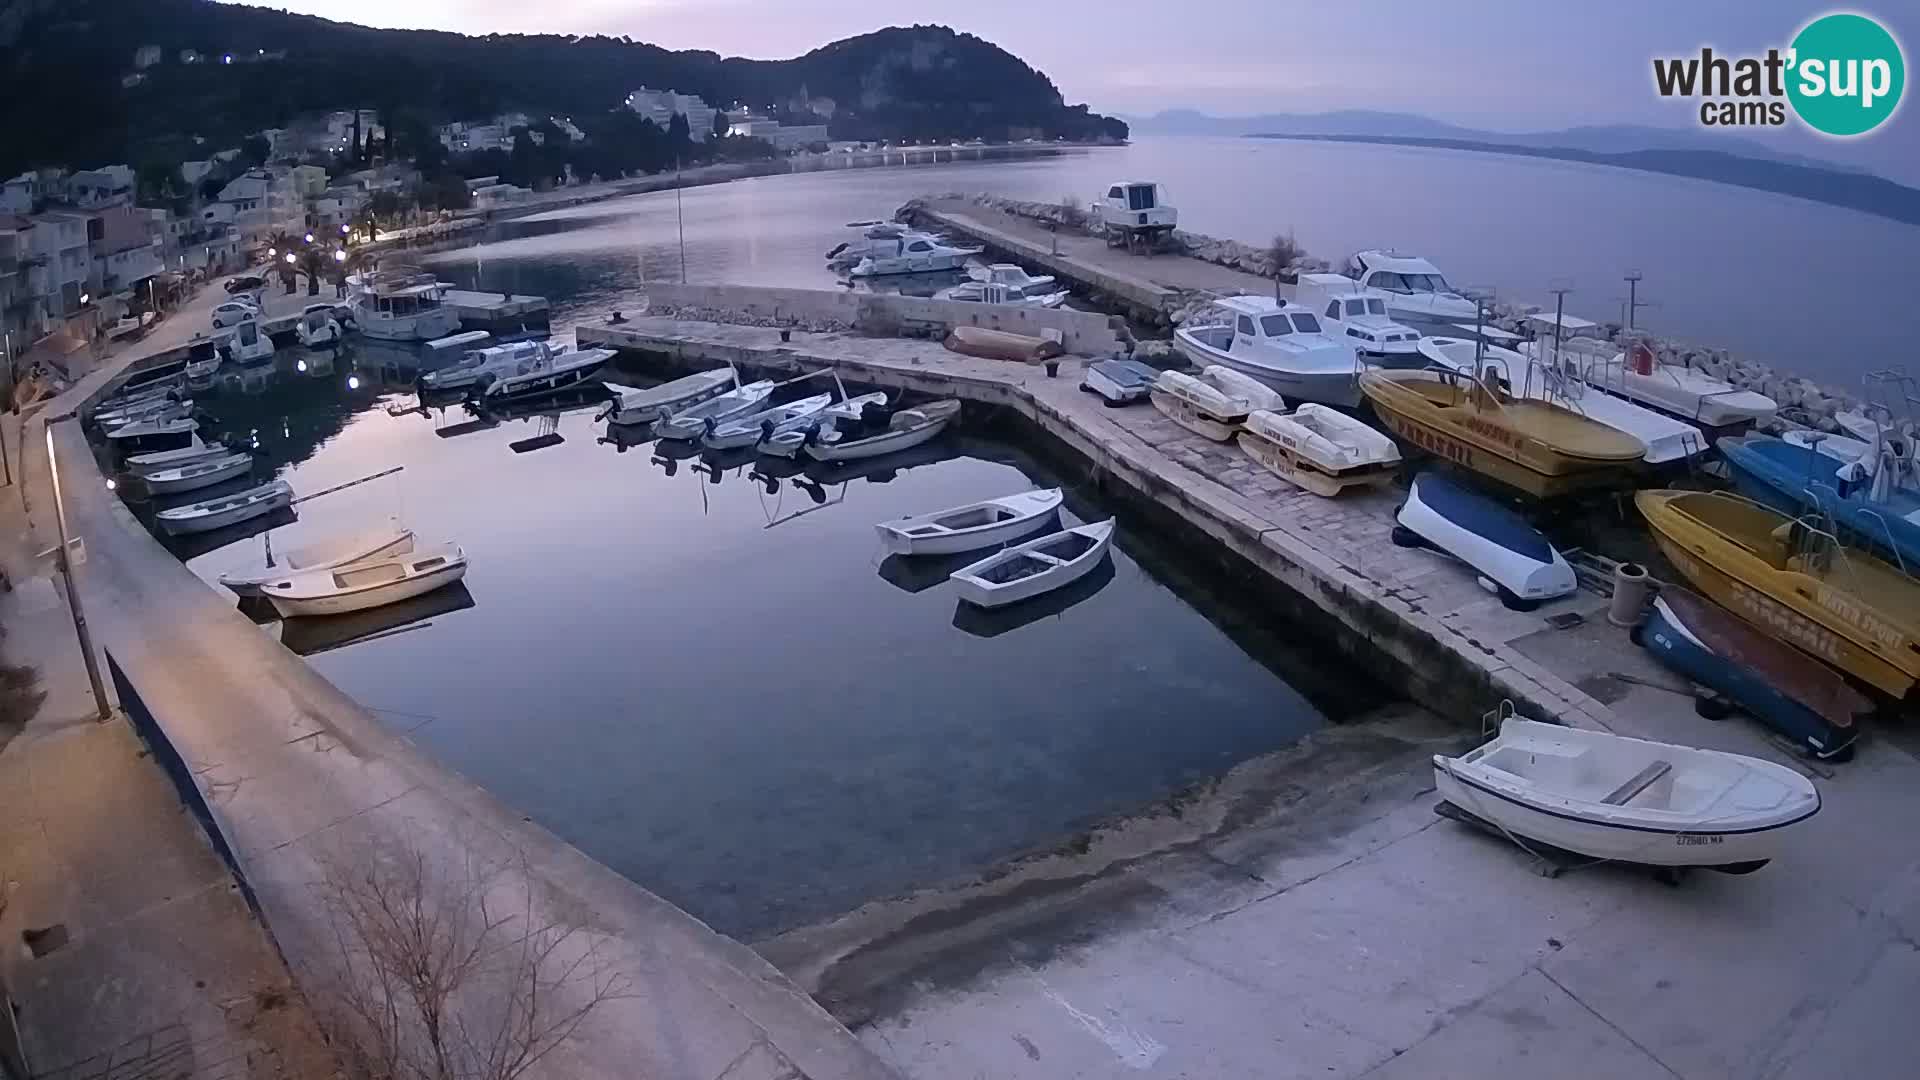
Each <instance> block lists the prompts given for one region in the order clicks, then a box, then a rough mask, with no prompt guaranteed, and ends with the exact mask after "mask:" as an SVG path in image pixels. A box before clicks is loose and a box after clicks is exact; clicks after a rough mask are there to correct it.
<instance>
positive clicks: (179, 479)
mask: <svg viewBox="0 0 1920 1080" xmlns="http://www.w3.org/2000/svg"><path fill="white" fill-rule="evenodd" d="M252 469H253V455H252V454H227V455H226V456H224V457H216V458H208V459H205V460H202V461H194V462H189V463H187V464H185V465H175V466H174V467H172V468H170V469H155V470H154V471H152V472H150V473H147V474H145V476H144V477H143V478H142V479H144V480H145V481H146V484H147V490H148V491H149V492H151V493H153V494H155V495H178V494H180V493H181V492H183V491H198V490H200V489H201V488H207V487H212V486H213V485H215V484H219V483H224V482H226V481H228V480H232V479H234V478H235V477H239V476H245V475H246V474H247V473H248V472H249V471H251V470H252Z"/></svg>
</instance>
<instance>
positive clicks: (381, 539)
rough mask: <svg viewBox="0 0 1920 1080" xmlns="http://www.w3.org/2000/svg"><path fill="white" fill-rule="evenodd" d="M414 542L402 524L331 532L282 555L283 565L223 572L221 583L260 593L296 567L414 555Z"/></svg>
mask: <svg viewBox="0 0 1920 1080" xmlns="http://www.w3.org/2000/svg"><path fill="white" fill-rule="evenodd" d="M413 543H414V537H413V530H412V529H403V528H401V527H399V526H398V525H387V526H383V527H381V528H377V529H368V530H365V531H363V532H356V533H345V534H342V535H339V536H330V537H326V538H324V539H321V540H316V541H314V542H313V543H311V544H304V545H301V546H300V547H296V548H293V549H292V550H290V551H288V552H287V553H286V554H285V555H283V556H282V557H281V560H280V561H281V563H282V565H281V566H278V567H261V568H259V569H257V570H254V571H250V572H245V573H241V572H231V573H225V574H221V575H220V584H222V585H225V586H226V587H227V588H228V589H231V590H232V591H233V594H234V595H235V596H259V595H260V587H261V586H263V585H265V584H266V583H267V582H269V581H278V580H280V579H282V578H285V577H287V576H289V574H290V573H291V572H292V571H295V570H331V569H334V568H335V567H341V566H351V565H354V564H356V563H362V562H370V561H374V560H379V559H386V558H391V557H393V556H396V555H410V554H412V553H413Z"/></svg>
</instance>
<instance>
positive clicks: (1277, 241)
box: [1267, 230, 1307, 277]
mask: <svg viewBox="0 0 1920 1080" xmlns="http://www.w3.org/2000/svg"><path fill="white" fill-rule="evenodd" d="M1306 254H1307V253H1306V251H1305V250H1304V249H1302V248H1301V247H1300V243H1299V241H1297V240H1295V239H1294V238H1293V232H1292V230H1288V231H1287V232H1283V233H1275V234H1273V242H1272V243H1271V244H1268V245H1267V262H1268V264H1269V266H1270V267H1271V270H1270V272H1271V273H1272V274H1273V276H1274V277H1279V276H1281V275H1282V274H1285V273H1286V272H1287V268H1288V267H1290V266H1292V265H1293V264H1294V262H1295V261H1297V260H1299V259H1303V258H1305V257H1306Z"/></svg>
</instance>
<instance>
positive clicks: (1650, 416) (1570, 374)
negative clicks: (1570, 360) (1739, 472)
mask: <svg viewBox="0 0 1920 1080" xmlns="http://www.w3.org/2000/svg"><path fill="white" fill-rule="evenodd" d="M1503 351H1504V350H1503ZM1524 370H1525V371H1526V375H1525V376H1524V377H1522V378H1521V380H1520V381H1519V382H1517V383H1514V384H1513V385H1512V387H1511V389H1513V390H1516V391H1518V392H1519V393H1520V395H1521V396H1522V397H1530V398H1533V399H1535V400H1537V401H1546V402H1551V403H1552V404H1555V405H1558V406H1560V407H1562V408H1565V409H1571V410H1572V411H1574V412H1577V413H1579V414H1580V415H1582V416H1584V417H1586V418H1587V419H1589V420H1597V421H1599V422H1600V423H1602V424H1605V425H1607V426H1608V427H1610V428H1614V429H1615V430H1618V431H1624V432H1626V433H1627V434H1629V435H1632V436H1633V437H1635V438H1637V439H1639V440H1640V441H1641V442H1643V443H1645V444H1646V445H1647V452H1646V455H1645V457H1644V458H1643V459H1642V460H1644V461H1646V463H1647V464H1649V465H1656V466H1658V465H1669V464H1672V463H1675V462H1684V461H1686V460H1687V459H1689V458H1693V457H1698V456H1699V455H1701V454H1704V453H1706V452H1707V450H1709V449H1711V447H1712V440H1711V439H1708V438H1707V434H1706V432H1704V431H1701V430H1700V429H1699V428H1698V427H1696V426H1694V425H1693V424H1690V423H1688V422H1687V421H1685V420H1681V419H1678V418H1676V417H1673V416H1669V415H1667V414H1666V413H1663V412H1658V411H1656V410H1653V409H1648V408H1643V407H1641V406H1639V405H1636V404H1634V403H1633V402H1631V401H1628V400H1627V399H1626V398H1623V397H1615V396H1614V395H1612V394H1609V393H1606V392H1604V391H1602V390H1601V389H1600V388H1598V387H1596V386H1592V385H1590V384H1588V383H1587V382H1586V380H1584V379H1582V378H1580V377H1579V376H1578V375H1577V374H1576V373H1575V372H1577V371H1578V368H1577V367H1576V366H1574V365H1568V367H1567V369H1565V370H1561V371H1555V370H1554V369H1552V368H1549V367H1547V366H1546V365H1544V364H1541V363H1538V362H1532V361H1530V362H1529V363H1528V365H1527V367H1526V368H1525V369H1524Z"/></svg>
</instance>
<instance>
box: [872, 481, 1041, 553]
mask: <svg viewBox="0 0 1920 1080" xmlns="http://www.w3.org/2000/svg"><path fill="white" fill-rule="evenodd" d="M1064 498H1065V496H1063V495H1062V494H1061V492H1060V489H1059V488H1045V489H1041V490H1035V491H1023V492H1020V493H1019V494H1017V495H1002V496H1000V497H999V498H997V499H983V500H981V501H980V502H976V503H968V504H967V505H965V506H956V507H953V508H951V509H948V510H936V511H934V512H933V513H931V514H916V515H914V516H912V517H903V518H895V519H894V520H892V521H882V522H880V523H879V524H877V525H875V526H874V530H875V531H876V532H878V533H879V534H880V541H881V543H883V544H885V545H886V548H887V550H888V551H890V552H893V553H895V554H898V555H952V554H956V553H958V552H962V551H978V550H980V549H981V548H986V547H993V546H994V545H996V544H1004V543H1007V542H1008V541H1011V540H1018V539H1020V538H1021V537H1023V536H1028V535H1031V534H1032V533H1034V532H1036V531H1038V530H1039V529H1041V528H1043V527H1045V526H1046V524H1047V523H1048V522H1050V521H1052V520H1054V515H1055V514H1057V513H1058V512H1059V510H1060V504H1061V502H1062V501H1063V500H1064Z"/></svg>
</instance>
